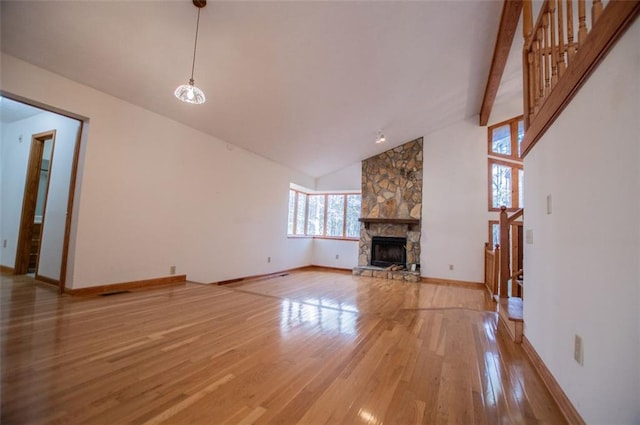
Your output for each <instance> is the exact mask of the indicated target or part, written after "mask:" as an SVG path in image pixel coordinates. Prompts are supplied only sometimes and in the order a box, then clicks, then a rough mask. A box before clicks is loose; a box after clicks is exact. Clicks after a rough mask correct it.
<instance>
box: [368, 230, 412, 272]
mask: <svg viewBox="0 0 640 425" xmlns="http://www.w3.org/2000/svg"><path fill="white" fill-rule="evenodd" d="M371 265H372V266H378V267H389V266H393V265H401V266H406V265H407V238H392V237H387V236H373V237H372V238H371Z"/></svg>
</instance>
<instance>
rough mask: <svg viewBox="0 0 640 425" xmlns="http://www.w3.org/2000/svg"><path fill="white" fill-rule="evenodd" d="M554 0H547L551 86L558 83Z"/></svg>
mask: <svg viewBox="0 0 640 425" xmlns="http://www.w3.org/2000/svg"><path fill="white" fill-rule="evenodd" d="M555 16H556V0H549V33H550V34H549V35H550V39H551V42H550V44H551V58H550V59H551V87H552V88H553V87H555V85H556V84H557V83H558V46H556V20H555Z"/></svg>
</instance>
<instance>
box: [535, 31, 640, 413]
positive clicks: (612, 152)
mask: <svg viewBox="0 0 640 425" xmlns="http://www.w3.org/2000/svg"><path fill="white" fill-rule="evenodd" d="M639 40H640V21H636V22H635V24H634V25H633V27H632V28H631V29H630V30H629V32H628V33H627V34H626V35H625V36H624V38H623V39H622V40H621V41H620V42H619V43H618V44H617V45H616V46H615V47H614V49H613V50H612V51H611V52H610V53H609V55H608V56H607V58H606V59H605V60H604V62H603V63H602V64H601V65H600V67H599V68H598V69H597V70H596V71H595V72H594V74H593V75H592V76H591V77H590V79H589V80H588V81H587V83H586V84H585V85H584V86H583V87H582V89H581V90H580V91H579V92H578V94H577V95H576V97H575V98H574V99H573V101H572V102H571V103H570V104H569V106H568V107H567V108H566V109H565V110H564V111H563V112H562V114H561V115H560V117H559V118H558V119H557V120H556V122H555V123H554V124H553V125H552V126H551V128H550V129H549V130H548V131H547V132H546V134H545V135H544V136H543V137H542V139H541V140H540V141H539V142H538V144H537V145H536V146H535V147H534V148H533V150H532V151H531V153H530V154H529V155H528V156H527V157H526V158H525V170H526V173H527V178H526V180H525V196H526V205H527V206H526V215H525V229H529V230H531V231H532V232H533V244H528V245H525V256H524V258H525V273H526V290H525V295H526V299H525V303H524V321H525V335H526V337H527V338H528V339H529V340H530V341H531V343H532V345H533V347H534V348H535V349H536V351H537V352H538V353H539V354H540V356H541V357H542V359H543V360H544V362H545V364H546V365H547V367H548V368H549V369H550V371H551V372H552V373H553V375H554V377H555V378H556V379H557V381H558V382H559V384H560V385H561V386H562V388H563V390H564V391H565V393H566V394H567V395H568V397H569V398H570V399H571V401H572V403H573V404H574V406H575V407H576V408H577V409H578V411H579V412H580V414H581V415H582V417H583V418H584V419H585V420H586V422H587V423H594V424H595V423H608V424H623V423H624V424H628V423H639V422H640V366H639V365H640V363H639V361H640V360H639V359H640V316H639V313H638V311H639V306H640V269H639V266H638V265H639V264H640V261H639V258H640V228H639V226H638V220H639V218H640V172H639V169H640V168H639V166H638V164H639V163H640V137H639V136H638V135H639V134H640V124H639V123H640V121H639V120H638V118H639V117H640V79H639V78H638V76H639V75H640V50H639V49H638V41H639ZM549 194H550V195H551V196H552V213H551V214H550V215H548V214H547V213H546V197H547V195H549ZM576 334H578V335H580V336H581V337H582V338H583V344H584V366H581V365H579V364H578V363H577V362H575V361H574V359H573V348H574V335H576Z"/></svg>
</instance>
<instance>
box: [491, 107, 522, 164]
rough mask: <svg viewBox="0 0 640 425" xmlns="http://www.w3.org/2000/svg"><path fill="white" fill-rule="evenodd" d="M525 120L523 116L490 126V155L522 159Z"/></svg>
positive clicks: (516, 159)
mask: <svg viewBox="0 0 640 425" xmlns="http://www.w3.org/2000/svg"><path fill="white" fill-rule="evenodd" d="M523 138H524V121H523V120H522V117H517V118H512V119H510V120H508V121H505V122H501V123H499V124H496V125H492V126H491V127H489V151H488V154H489V156H496V157H501V158H509V159H513V160H515V161H521V157H520V153H521V149H522V139H523Z"/></svg>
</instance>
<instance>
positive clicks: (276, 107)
mask: <svg viewBox="0 0 640 425" xmlns="http://www.w3.org/2000/svg"><path fill="white" fill-rule="evenodd" d="M0 7H1V15H2V21H1V25H2V27H1V31H2V33H1V39H2V50H3V51H4V52H5V53H8V54H10V55H13V56H16V57H18V58H20V59H23V60H25V61H27V62H30V63H33V64H35V65H37V66H40V67H42V68H45V69H48V70H50V71H53V72H55V73H58V74H60V75H62V76H65V77H67V78H70V79H73V80H75V81H78V82H80V83H82V84H86V85H88V86H91V87H94V88H96V89H98V90H101V91H103V92H106V93H109V94H111V95H113V96H116V97H118V98H121V99H123V100H126V101H128V102H131V103H134V104H136V105H139V106H142V107H144V108H146V109H149V110H151V111H154V112H156V113H158V114H161V115H164V116H166V117H169V118H171V119H174V120H176V121H179V122H182V123H184V124H186V125H189V126H191V127H194V128H196V129H199V130H201V131H203V132H205V133H208V134H210V135H212V136H215V137H217V138H219V139H221V140H223V141H225V142H228V143H231V144H234V145H237V146H240V147H242V148H245V149H247V150H249V151H252V152H255V153H257V154H259V155H261V156H264V157H266V158H270V159H272V160H274V161H276V162H279V163H282V164H284V165H287V166H289V167H291V168H294V169H297V170H299V171H302V172H304V173H306V174H308V175H310V176H313V177H318V176H322V175H325V174H327V173H330V172H332V171H335V170H338V169H340V168H343V167H345V166H348V165H350V164H353V163H355V162H357V161H360V160H362V159H364V158H367V157H369V156H372V155H375V154H377V153H379V152H381V151H384V150H386V149H389V148H391V147H394V146H397V145H400V144H402V143H405V142H407V141H409V140H412V139H415V138H417V137H421V136H424V135H427V134H429V133H430V132H432V131H434V130H436V129H439V128H442V127H444V126H446V125H448V124H451V123H453V122H455V121H459V120H461V119H465V118H471V117H473V116H474V115H475V114H477V113H478V112H479V109H480V103H481V101H482V95H483V92H484V87H485V83H486V79H487V74H488V70H489V65H490V61H491V56H492V52H493V46H494V43H495V39H496V33H497V28H498V23H499V20H500V12H501V8H502V2H501V1H417V2H404V1H388V2H387V1H358V2H356V1H318V2H310V1H297V2H292V1H285V2H271V1H256V2H250V1H229V2H217V1H215V2H214V1H209V3H208V5H207V6H206V7H205V8H204V9H202V12H201V18H200V33H199V39H198V54H197V60H196V66H195V80H196V85H197V86H199V87H200V88H202V89H203V90H204V92H205V93H206V96H207V102H206V103H205V104H203V105H199V106H196V105H189V104H184V103H182V102H180V101H178V100H177V99H175V97H174V96H173V91H174V89H175V88H176V87H177V86H178V85H180V84H184V83H186V82H187V81H188V79H189V74H190V71H191V59H192V53H193V41H194V35H195V24H196V8H195V7H194V6H193V4H192V2H191V1H190V0H181V1H111V0H110V1H4V0H3V1H2V2H1V3H0ZM515 68H517V67H515ZM515 72H519V70H518V69H514V67H511V68H508V69H507V74H506V75H505V77H506V78H507V79H509V77H510V76H509V75H508V74H512V75H511V77H513V74H514V73H515ZM514 87H515V88H514V90H517V89H518V88H517V86H514ZM54 106H55V105H54ZM72 112H73V111H72ZM378 130H382V131H383V132H384V133H385V135H386V137H387V142H386V143H385V144H383V145H376V144H375V143H374V141H375V137H376V133H377V131H378ZM443 142H446V141H443ZM188 146H189V145H188V141H185V147H184V148H185V149H188Z"/></svg>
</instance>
